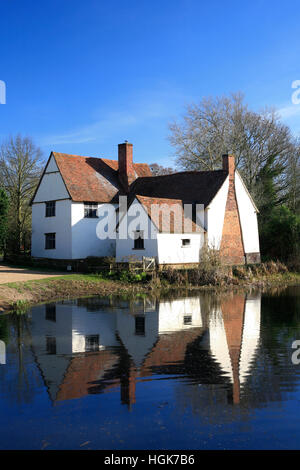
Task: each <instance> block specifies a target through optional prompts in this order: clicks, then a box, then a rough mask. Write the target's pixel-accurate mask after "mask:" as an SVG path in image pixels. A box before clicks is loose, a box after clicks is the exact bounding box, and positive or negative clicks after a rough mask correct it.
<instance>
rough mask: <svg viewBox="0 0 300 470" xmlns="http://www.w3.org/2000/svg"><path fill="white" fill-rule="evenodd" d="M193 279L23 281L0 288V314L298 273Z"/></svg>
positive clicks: (181, 275) (275, 280)
mask: <svg viewBox="0 0 300 470" xmlns="http://www.w3.org/2000/svg"><path fill="white" fill-rule="evenodd" d="M274 269H275V268H274ZM193 276H194V275H192V274H191V273H187V272H181V271H180V272H173V273H171V272H168V273H163V274H158V275H157V276H155V277H153V278H152V279H150V278H146V277H144V278H143V277H140V278H139V277H136V276H135V277H133V278H130V277H128V275H125V274H124V275H123V278H122V279H116V278H114V279H111V278H105V277H103V275H99V274H69V275H63V276H57V277H49V278H43V279H39V280H29V281H26V282H13V283H12V282H10V283H6V284H1V285H0V312H9V311H12V310H16V311H19V312H22V311H25V310H26V309H28V308H29V307H30V306H32V305H35V304H39V303H46V302H50V301H58V300H64V299H74V298H78V297H85V296H93V295H100V296H109V295H118V296H124V297H127V298H128V297H134V296H136V295H142V294H155V295H157V296H159V295H164V294H166V293H168V292H172V291H176V292H178V291H179V290H180V291H185V292H187V291H195V290H202V291H203V290H206V291H207V290H213V291H216V292H224V291H228V290H239V289H246V290H249V289H250V290H252V289H260V290H265V289H268V288H272V287H284V286H288V285H300V273H291V272H288V271H287V272H286V271H285V272H269V271H268V270H267V269H263V268H261V269H260V271H257V273H256V274H254V273H253V270H250V271H249V269H247V268H238V270H237V271H233V272H231V275H230V277H229V276H228V277H227V278H224V279H222V281H220V282H216V283H215V284H213V283H207V284H203V283H202V285H200V284H198V283H195V282H193V279H194V278H193ZM108 277H109V276H108ZM110 277H111V276H110ZM112 277H113V276H112ZM189 278H190V279H189ZM194 281H195V279H194Z"/></svg>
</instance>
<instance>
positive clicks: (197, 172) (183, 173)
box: [138, 169, 227, 180]
mask: <svg viewBox="0 0 300 470" xmlns="http://www.w3.org/2000/svg"><path fill="white" fill-rule="evenodd" d="M208 173H227V172H226V171H225V170H222V169H219V170H187V171H176V172H175V173H169V174H168V175H153V176H140V177H139V178H138V179H139V180H140V179H142V178H144V179H146V178H166V177H170V176H174V175H199V174H203V175H204V174H208Z"/></svg>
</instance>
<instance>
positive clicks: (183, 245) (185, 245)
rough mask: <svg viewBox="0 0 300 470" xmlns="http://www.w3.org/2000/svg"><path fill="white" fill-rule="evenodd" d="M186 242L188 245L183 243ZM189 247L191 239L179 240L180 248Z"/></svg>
mask: <svg viewBox="0 0 300 470" xmlns="http://www.w3.org/2000/svg"><path fill="white" fill-rule="evenodd" d="M184 242H188V243H184ZM190 246H191V239H190V238H182V239H181V248H189V247H190Z"/></svg>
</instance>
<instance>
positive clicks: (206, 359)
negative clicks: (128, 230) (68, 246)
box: [31, 296, 260, 405]
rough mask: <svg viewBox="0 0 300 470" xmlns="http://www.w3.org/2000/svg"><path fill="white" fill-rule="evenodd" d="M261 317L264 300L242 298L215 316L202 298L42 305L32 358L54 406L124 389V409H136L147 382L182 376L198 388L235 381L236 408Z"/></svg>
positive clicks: (34, 314)
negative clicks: (138, 389)
mask: <svg viewBox="0 0 300 470" xmlns="http://www.w3.org/2000/svg"><path fill="white" fill-rule="evenodd" d="M259 316H260V299H259V298H256V299H250V298H249V299H245V297H244V296H239V297H235V298H234V299H231V300H230V299H229V300H228V299H227V300H225V301H223V302H222V304H221V306H219V307H217V308H215V309H214V310H209V311H207V309H206V307H205V302H204V301H203V298H202V297H199V296H197V297H189V298H184V299H173V300H159V301H156V300H149V299H140V300H137V301H134V302H131V303H129V304H128V303H127V302H122V301H119V302H116V301H114V302H112V301H110V300H103V299H98V298H94V299H81V300H79V301H77V302H62V303H59V304H56V305H55V304H49V305H42V306H38V307H35V308H34V309H33V310H32V324H31V334H32V344H33V352H34V354H35V357H36V361H37V363H38V365H39V367H40V370H41V373H42V375H43V377H44V380H45V382H46V384H47V387H48V391H49V395H50V398H51V400H52V401H58V400H67V399H73V398H80V397H83V396H85V395H87V394H91V393H92V394H94V393H103V392H107V391H110V390H116V389H117V388H119V387H120V393H121V401H122V403H126V404H128V405H131V404H132V403H134V402H135V400H136V390H135V388H136V384H137V383H138V382H139V381H141V380H144V378H145V377H149V376H151V377H152V379H155V377H156V376H157V375H160V374H175V375H176V374H178V377H180V376H181V375H184V376H185V377H186V376H188V377H190V378H191V381H192V382H193V381H195V380H197V382H199V383H218V382H220V381H224V380H225V382H226V381H227V382H228V381H230V382H231V383H232V384H233V396H234V402H238V400H239V390H240V386H241V384H242V383H243V381H244V380H245V378H246V375H247V373H248V372H249V368H250V366H251V362H252V361H253V358H254V354H255V349H256V347H257V341H258V337H259ZM195 348H196V354H195ZM191 350H192V351H193V360H192V361H191V360H190V354H189V352H190V351H191ZM208 368H209V369H210V374H209V375H207V370H208ZM211 371H214V372H213V373H212V372H211Z"/></svg>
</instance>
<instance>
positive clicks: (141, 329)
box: [135, 315, 145, 336]
mask: <svg viewBox="0 0 300 470" xmlns="http://www.w3.org/2000/svg"><path fill="white" fill-rule="evenodd" d="M135 334H136V335H139V336H144V335H145V317H144V315H137V316H136V317H135Z"/></svg>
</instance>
